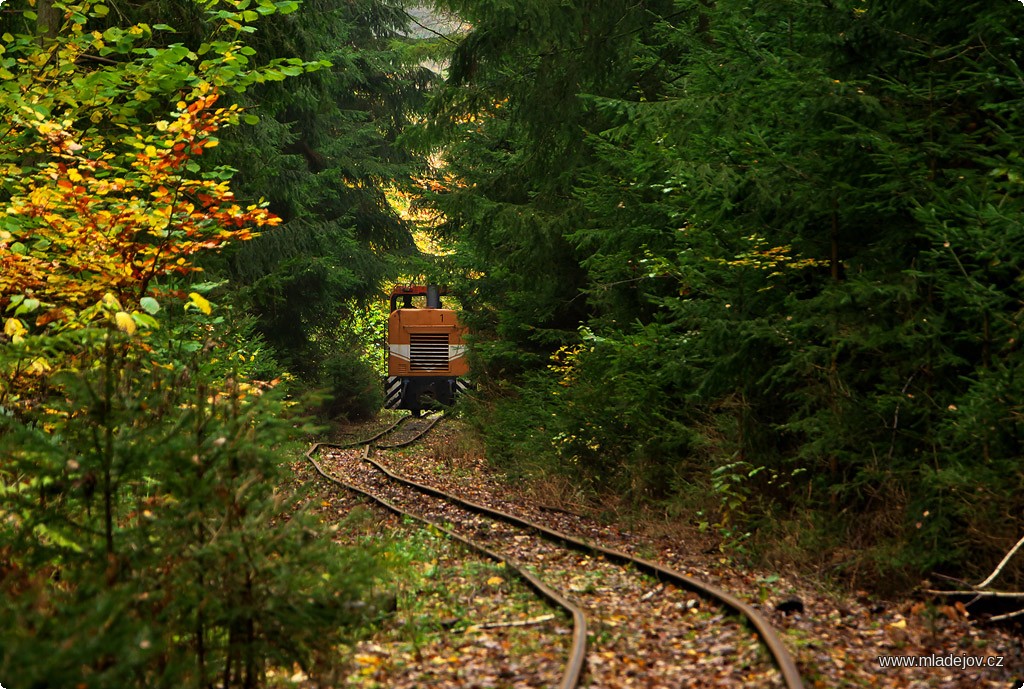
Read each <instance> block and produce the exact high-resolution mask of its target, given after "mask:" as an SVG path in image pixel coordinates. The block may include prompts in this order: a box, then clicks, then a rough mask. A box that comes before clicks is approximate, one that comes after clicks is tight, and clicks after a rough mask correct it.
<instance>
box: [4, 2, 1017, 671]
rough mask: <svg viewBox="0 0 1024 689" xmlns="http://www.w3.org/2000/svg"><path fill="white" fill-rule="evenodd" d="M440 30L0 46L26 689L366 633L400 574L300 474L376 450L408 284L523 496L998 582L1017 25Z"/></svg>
mask: <svg viewBox="0 0 1024 689" xmlns="http://www.w3.org/2000/svg"><path fill="white" fill-rule="evenodd" d="M426 6H427V3H407V2H404V1H403V0H345V1H342V0H302V1H301V2H299V1H298V0H136V1H135V2H122V1H121V0H70V1H68V2H57V1H56V0H7V2H4V3H0V35H2V40H0V112H2V114H3V117H2V120H0V323H2V333H0V612H2V616H3V619H4V620H6V621H7V624H5V625H4V626H3V628H0V681H3V682H7V681H8V679H7V678H11V679H10V680H9V681H10V684H11V685H12V686H13V687H22V686H25V687H40V688H42V687H73V686H79V687H89V688H90V689H91V688H93V687H97V688H99V687H132V686H138V687H163V686H167V687H172V686H173V687H178V686H196V687H207V686H214V685H216V686H224V687H234V686H238V687H256V686H262V685H263V682H264V681H265V679H266V678H265V669H266V664H267V663H272V664H275V663H276V664H280V665H284V666H290V665H291V664H293V663H297V664H298V665H300V666H301V667H303V668H307V669H309V668H314V667H316V665H317V663H318V662H321V661H322V660H323V657H324V654H325V653H327V652H328V650H329V649H330V648H332V647H333V646H334V645H335V644H338V643H340V642H341V641H342V640H344V639H345V638H349V637H350V636H351V635H352V634H357V633H359V632H358V630H359V629H362V628H363V627H364V626H365V625H366V624H368V622H367V620H366V619H365V612H361V611H363V610H364V608H362V607H360V606H357V605H354V604H353V602H354V601H360V600H366V599H368V598H371V597H372V596H373V595H375V591H376V589H377V588H378V584H379V580H380V577H381V574H380V571H381V567H380V565H379V562H378V559H377V555H376V554H375V553H374V552H373V551H372V549H368V548H362V547H356V546H352V547H346V548H343V549H341V550H339V548H338V546H336V545H334V544H332V543H331V542H330V541H329V540H324V539H320V538H317V537H316V534H317V533H318V532H319V531H320V530H322V529H323V526H322V525H321V524H319V523H317V522H316V520H314V519H312V518H311V517H310V516H309V515H307V514H305V511H304V510H303V509H298V502H299V498H298V496H296V495H293V494H292V493H291V492H290V491H289V490H286V489H285V484H286V483H287V481H288V478H287V476H288V474H289V468H288V465H289V463H290V462H291V461H292V460H294V459H295V457H301V454H302V448H304V447H305V445H307V444H308V442H309V441H310V440H311V439H313V438H317V437H320V436H321V435H322V434H323V433H324V432H325V431H324V429H325V428H329V427H330V426H331V425H332V424H334V423H337V422H338V421H339V420H342V421H345V422H350V421H354V420H361V419H367V418H372V417H373V416H374V415H375V414H376V413H377V411H378V410H379V409H380V407H381V404H382V401H383V389H382V378H381V376H382V370H381V356H382V355H381V351H380V350H381V337H382V335H381V329H382V327H383V322H384V318H385V317H386V314H385V313H384V306H383V304H384V303H385V300H386V291H387V289H388V288H389V287H390V286H391V285H394V284H399V283H403V282H406V283H407V282H410V281H417V280H418V281H424V282H425V281H430V282H432V283H434V284H441V285H445V286H446V287H447V289H448V290H449V291H450V293H451V295H452V297H453V298H454V299H456V300H457V302H458V304H459V306H460V308H461V311H460V317H461V318H462V319H463V321H464V322H465V323H466V324H467V326H468V327H469V329H470V332H471V333H472V335H471V338H470V347H469V350H470V357H471V369H472V372H473V373H472V377H473V384H474V386H473V391H472V392H471V393H470V394H469V395H466V396H465V397H464V398H463V399H462V400H460V401H459V403H458V405H457V412H458V414H459V415H460V416H461V417H462V419H463V420H464V421H465V423H466V424H467V427H468V428H470V429H471V431H472V433H473V434H474V436H475V437H477V438H479V441H480V443H481V444H482V445H483V447H485V448H486V456H487V461H488V463H489V464H490V465H492V466H494V467H495V468H497V469H500V470H501V471H502V472H505V473H506V474H507V475H508V476H510V477H513V478H514V479H516V480H518V479H523V480H527V481H540V482H547V483H549V484H550V485H557V486H559V487H560V490H561V491H562V492H563V494H564V495H570V496H571V497H572V499H573V500H574V501H576V502H578V503H580V504H589V505H592V506H594V505H604V506H605V509H606V512H607V516H609V517H611V516H612V515H616V516H620V515H622V514H628V515H642V514H658V515H660V516H661V517H663V518H666V519H675V520H679V521H680V522H685V523H687V524H691V525H693V526H694V527H695V528H696V529H698V530H699V531H700V532H702V533H704V534H706V536H707V538H709V539H712V541H713V542H714V543H715V544H716V545H715V548H716V552H717V553H721V554H723V555H724V556H725V557H726V558H729V559H730V560H733V561H737V562H744V563H752V564H754V565H766V566H778V567H787V568H793V569H795V570H796V571H799V572H801V573H804V574H805V575H806V576H807V577H811V578H814V579H815V580H818V581H825V582H828V584H829V585H830V586H835V587H838V588H841V589H844V590H853V589H867V590H870V591H872V592H875V593H878V594H880V595H900V594H903V593H905V592H907V591H909V590H911V589H913V587H915V586H917V585H918V584H919V583H920V582H921V580H922V578H924V577H934V576H940V577H953V578H955V579H957V580H979V579H981V578H983V577H984V576H985V575H986V574H987V573H988V572H990V571H992V568H993V567H994V566H996V564H997V563H999V562H1000V560H1001V559H1002V558H1003V556H1004V555H1005V554H1006V553H1007V552H1008V551H1009V550H1010V549H1011V548H1012V547H1013V546H1014V544H1015V543H1017V541H1018V539H1019V538H1020V537H1021V535H1022V528H1024V517H1022V515H1024V463H1022V462H1021V453H1022V449H1024V447H1022V443H1024V437H1022V434H1024V378H1022V377H1021V376H1024V372H1021V373H1018V372H1017V367H1018V366H1019V365H1020V364H1022V363H1024V351H1022V345H1024V342H1022V339H1024V278H1022V273H1021V268H1022V262H1024V157H1022V156H1024V154H1022V141H1024V42H1022V41H1024V38H1022V37H1024V7H1022V6H1021V4H1020V3H1018V2H1017V1H1016V0H992V1H990V2H984V3H982V2H970V1H968V2H959V3H953V2H949V1H947V0H937V1H935V2H930V3H925V2H892V1H891V0H820V1H816V2H797V1H796V0H773V1H772V2H766V3H751V2H743V1H739V0H640V1H639V2H637V1H635V0H603V1H602V2H599V3H587V2H581V1H579V0H565V1H563V2H553V1H552V0H436V1H435V2H434V3H432V4H430V12H426V10H425V8H426ZM434 15H436V16H443V17H448V18H457V21H445V22H439V23H438V24H437V25H436V27H433V26H424V25H423V23H422V22H423V20H424V16H434ZM289 457H290V458H289ZM282 458H286V459H282ZM343 528H344V527H343ZM1021 562H1022V561H1021V560H1018V559H1014V560H1011V561H1010V562H1009V563H1007V566H1006V568H1005V570H1004V571H1003V572H1002V579H1001V581H1002V585H1004V586H1006V587H1008V588H1010V589H1013V590H1021V586H1022V585H1024V566H1022V564H1021ZM115 649H117V650H116V651H115ZM83 667H87V668H88V672H85V673H84V674H83ZM15 678H18V679H15ZM215 683H216V684H215Z"/></svg>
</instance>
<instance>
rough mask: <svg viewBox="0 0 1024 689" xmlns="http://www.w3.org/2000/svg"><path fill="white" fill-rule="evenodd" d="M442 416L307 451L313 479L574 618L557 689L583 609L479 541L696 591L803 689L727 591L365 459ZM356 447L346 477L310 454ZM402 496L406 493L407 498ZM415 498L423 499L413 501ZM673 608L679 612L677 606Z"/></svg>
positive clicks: (788, 662) (772, 640)
mask: <svg viewBox="0 0 1024 689" xmlns="http://www.w3.org/2000/svg"><path fill="white" fill-rule="evenodd" d="M442 418H443V416H436V417H434V418H427V419H418V420H417V419H415V418H414V417H403V418H402V419H399V421H397V422H396V423H395V424H392V425H391V426H389V427H387V428H385V429H384V430H383V431H381V432H380V433H378V434H376V435H374V436H373V437H371V438H367V439H365V440H362V441H359V442H355V443H351V444H348V445H337V444H332V443H316V444H315V445H313V446H312V447H310V449H309V450H308V451H307V453H306V458H307V459H308V460H309V462H310V463H311V464H312V466H313V467H314V469H315V470H316V471H317V473H319V474H320V475H321V476H322V477H324V478H325V479H327V480H328V481H330V482H332V483H334V484H336V485H339V486H342V487H344V488H346V489H348V490H351V491H354V492H356V493H359V494H361V495H363V496H366V497H368V498H370V499H372V500H374V501H376V502H378V503H380V504H382V505H383V506H385V507H386V508H388V509H389V510H392V511H393V512H396V513H398V514H402V515H406V516H411V517H413V518H414V519H417V520H420V521H424V522H427V523H430V524H432V525H433V526H435V527H437V528H439V529H440V530H441V531H443V532H444V533H446V534H448V535H449V536H450V537H452V538H454V539H456V540H458V541H459V542H461V543H464V544H466V545H468V546H469V547H471V548H473V549H474V550H476V551H477V552H480V553H483V554H484V555H486V556H487V557H490V558H492V559H495V560H498V561H502V562H505V563H506V565H507V566H508V567H510V568H511V569H512V570H513V571H515V572H517V573H518V574H519V576H520V577H521V578H522V579H523V580H524V581H525V582H526V583H527V584H528V585H529V586H531V587H532V588H533V589H534V590H535V591H537V592H538V593H539V594H540V595H542V596H543V597H544V598H546V599H547V600H549V601H550V602H551V603H553V604H554V605H556V606H559V607H561V608H563V609H564V610H566V611H567V612H568V613H569V614H570V615H571V616H572V618H573V622H574V631H573V641H572V645H571V649H570V657H569V659H568V661H567V663H566V671H565V673H564V675H563V678H562V681H561V683H560V685H559V686H560V687H561V689H572V688H573V687H577V686H579V682H580V680H581V677H582V673H583V666H584V663H585V660H586V653H587V648H586V639H587V634H586V618H585V614H584V612H583V610H582V609H581V608H580V606H578V605H576V603H574V602H573V601H570V600H569V599H568V597H567V596H565V595H564V594H562V593H560V592H559V591H557V590H555V589H554V588H552V587H551V586H549V585H548V584H546V583H544V582H543V581H542V580H541V579H540V578H538V577H537V576H536V575H535V574H534V573H533V572H531V571H529V570H528V569H526V567H525V566H524V565H523V563H520V562H516V561H514V560H513V559H512V558H510V557H509V556H508V555H504V554H501V553H499V552H497V550H495V549H492V547H489V546H488V545H485V544H482V543H481V542H479V541H484V542H488V541H490V545H491V546H496V547H498V548H500V549H502V550H505V548H503V547H502V544H503V543H507V542H509V541H510V540H518V539H522V538H526V536H524V535H522V534H524V533H529V534H534V535H536V536H537V537H539V538H541V539H545V540H546V541H548V542H555V543H559V544H561V545H562V546H564V548H566V549H571V550H572V551H576V552H579V553H583V554H584V560H586V559H587V557H589V556H591V555H598V556H600V558H601V559H602V560H606V561H608V562H610V563H617V564H618V565H622V566H623V567H626V568H631V569H634V570H636V571H637V572H642V573H643V575H645V576H648V577H652V578H653V579H654V580H657V581H658V582H661V584H662V585H664V584H668V585H670V586H674V587H678V588H681V589H685V590H688V591H691V592H693V593H696V594H697V595H699V596H700V597H702V598H704V599H705V600H711V601H714V602H715V603H717V604H719V605H721V606H723V607H725V608H728V609H730V610H732V611H734V612H735V613H738V614H739V615H740V616H742V618H744V619H745V620H746V621H747V622H748V623H749V624H750V626H751V627H752V628H753V629H754V630H755V632H756V634H757V636H758V637H759V639H760V641H761V643H762V644H763V646H764V648H766V649H767V651H768V653H769V655H770V656H771V660H772V662H773V663H774V665H775V666H776V668H777V669H778V673H779V676H780V679H781V681H782V684H783V685H784V686H785V687H787V689H803V682H802V680H801V678H800V675H799V672H798V671H797V668H796V665H795V663H794V662H793V660H792V657H791V656H790V655H789V653H788V651H787V650H786V648H785V646H784V644H783V643H782V640H781V639H780V638H779V636H778V634H777V633H776V631H775V630H774V628H772V626H771V625H770V624H769V623H768V621H767V620H766V619H765V618H764V617H762V616H761V615H760V613H758V612H757V611H756V610H754V609H753V608H752V607H751V606H749V605H748V604H746V603H744V602H743V601H741V600H739V599H738V598H736V597H735V596H733V595H731V594H729V593H728V592H726V591H723V590H722V589H719V588H718V587H715V586H713V585H711V584H708V583H706V582H703V581H700V580H698V579H694V578H693V577H689V576H686V575H684V574H682V573H680V572H678V571H675V570H672V569H669V568H667V567H664V566H663V565H660V564H658V563H656V562H652V561H650V560H646V559H643V558H638V557H634V556H631V555H628V554H626V553H624V552H621V551H618V550H613V549H609V548H605V547H602V546H599V545H595V544H593V543H588V542H586V541H583V540H580V539H578V538H576V537H574V536H571V535H568V534H565V533H562V532H560V531H556V530H553V529H550V528H548V527H546V526H544V525H542V524H538V523H536V522H533V521H530V520H527V519H523V518H521V517H518V516H516V515H513V514H509V513H507V512H503V511H501V510H497V509H494V508H492V507H488V506H486V505H481V504H479V503H475V502H471V501H468V500H464V499H462V498H460V497H458V496H455V495H451V494H449V493H446V492H444V491H442V490H439V489H437V488H434V487H432V486H427V485H425V484H422V483H418V482H415V481H411V480H409V479H406V478H403V477H401V476H398V475H396V474H394V473H393V472H391V471H389V470H388V469H387V468H385V467H384V466H382V465H381V464H380V463H378V462H376V461H374V460H373V459H372V458H371V457H370V453H371V451H372V449H373V448H374V447H377V448H379V449H391V448H396V447H403V446H406V445H410V444H412V443H413V442H415V441H416V440H418V439H420V438H421V437H423V435H425V434H426V433H427V432H428V431H429V430H430V429H431V428H433V427H434V426H435V425H436V424H437V423H438V422H439V421H440V420H441V419H442ZM412 422H416V423H412ZM416 425H418V426H419V427H418V428H414V429H412V431H413V432H411V433H410V432H409V430H410V429H409V427H410V426H416ZM398 433H403V434H404V435H403V436H402V437H401V438H400V439H398V440H392V437H393V436H395V435H396V434H398ZM382 438H385V439H386V441H385V442H381V443H379V442H378V441H380V440H381V439H382ZM359 446H365V448H366V450H365V452H364V453H363V454H362V456H361V457H360V458H359V460H360V461H359V463H358V464H346V463H345V462H341V463H340V464H338V469H335V471H337V470H339V469H340V470H344V471H345V474H346V476H345V477H344V478H342V477H339V476H337V475H335V473H334V472H332V471H329V470H327V469H325V468H324V467H323V466H322V465H321V464H320V463H319V462H318V461H317V460H316V459H315V457H314V455H316V454H318V453H321V450H331V451H338V450H345V449H350V448H354V447H359ZM357 484H361V485H357ZM385 484H390V486H391V488H387V489H386V490H384V492H385V493H388V495H389V498H385V497H381V495H380V492H381V491H380V490H378V486H380V488H382V489H384V488H385V487H386V486H385ZM398 487H401V490H399V488H398ZM371 491H372V492H371ZM402 491H405V493H403V492H402ZM414 494H415V495H418V496H420V497H419V498H417V497H415V496H414ZM424 496H429V498H425V497H424ZM426 499H433V500H434V501H435V504H434V505H432V504H430V503H428V502H424V500H426ZM436 501H441V502H442V503H443V504H445V505H447V506H450V507H443V508H439V507H437V506H436V504H437V502H436ZM453 510H455V511H453ZM459 511H461V512H464V513H466V514H471V515H478V516H479V517H483V518H486V519H489V520H495V521H496V522H500V523H502V524H504V525H507V526H508V527H509V528H512V529H515V531H509V532H506V533H503V532H500V531H491V529H492V528H493V527H486V525H484V527H483V528H481V526H480V525H479V524H478V523H477V522H475V521H472V517H467V516H465V515H462V514H459ZM424 514H430V515H432V516H424ZM438 517H439V518H438ZM452 523H454V524H456V525H463V526H464V527H465V529H468V530H471V531H474V532H475V533H474V536H475V537H476V536H480V535H481V534H490V535H491V536H492V537H491V538H487V537H484V538H479V539H478V540H473V539H469V538H467V537H465V536H463V535H460V534H458V533H456V532H455V531H454V530H453V529H450V528H448V527H447V526H446V525H448V524H452ZM517 534H518V535H517ZM495 541H496V542H495ZM537 557H539V558H540V559H541V560H543V561H544V563H545V565H546V566H547V567H551V566H552V563H554V562H556V561H557V560H558V555H557V553H551V552H548V553H547V554H546V555H544V554H541V555H538V556H537ZM535 568H536V567H535ZM631 576H639V575H631ZM632 585H634V586H635V585H636V583H635V582H634V583H633V584H632ZM628 586H629V584H626V585H624V588H628ZM653 593H654V592H652V593H651V594H647V595H645V596H643V597H641V598H639V599H638V600H647V599H648V598H649V597H650V596H652V595H653ZM690 602H692V601H689V602H688V603H687V604H688V605H689V603H690ZM676 607H678V604H677V605H676ZM719 617H720V616H719Z"/></svg>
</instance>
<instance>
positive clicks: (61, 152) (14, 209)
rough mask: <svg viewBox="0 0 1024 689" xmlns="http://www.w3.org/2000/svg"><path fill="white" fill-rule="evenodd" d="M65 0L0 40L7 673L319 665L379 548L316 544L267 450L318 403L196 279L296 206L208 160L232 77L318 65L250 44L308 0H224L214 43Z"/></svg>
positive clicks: (195, 682)
mask: <svg viewBox="0 0 1024 689" xmlns="http://www.w3.org/2000/svg"><path fill="white" fill-rule="evenodd" d="M53 7H54V8H56V9H58V10H60V11H61V12H62V13H63V16H62V17H61V21H60V24H59V26H58V27H57V30H56V31H51V30H50V29H51V28H52V27H51V26H49V25H48V24H47V25H44V26H39V25H38V24H37V20H38V16H37V15H35V14H34V13H33V12H32V11H31V10H29V9H23V8H22V11H19V12H18V13H17V14H15V15H6V14H5V15H4V25H3V27H2V28H3V31H4V33H3V46H2V47H0V109H2V110H3V112H4V115H5V117H4V124H3V125H2V126H3V128H4V129H3V132H2V136H0V173H2V174H0V185H2V188H0V312H2V314H3V315H2V317H0V319H2V322H3V334H2V335H0V447H2V448H3V453H4V462H3V464H2V466H0V591H2V595H0V608H2V609H3V617H4V619H5V620H6V622H7V623H6V624H5V625H4V628H3V630H0V674H2V675H3V676H4V677H5V678H6V677H13V678H17V679H16V680H14V681H16V682H19V683H22V684H24V685H25V686H85V687H126V686H138V687H153V686H159V687H163V686H167V687H172V686H173V687H179V686H195V687H208V686H212V685H213V684H214V683H216V684H217V685H219V686H223V687H254V686H256V685H257V684H258V683H259V682H260V681H261V678H262V677H263V676H264V673H265V672H266V671H267V669H268V668H269V667H274V666H280V667H286V668H288V669H289V670H292V669H293V668H294V666H295V664H296V663H298V664H299V665H300V666H301V667H303V668H304V669H305V670H306V671H307V672H308V673H314V672H315V671H316V670H317V669H318V663H320V662H321V661H322V660H323V659H324V658H325V653H326V651H327V650H328V649H330V648H331V646H332V644H334V643H336V642H337V641H339V640H340V639H341V638H342V636H343V635H344V634H345V633H346V630H347V629H348V625H347V623H348V622H351V621H354V620H353V616H352V613H351V611H352V610H354V609H355V608H354V607H353V606H351V605H350V604H349V603H350V602H351V601H352V599H353V598H354V597H356V596H358V595H359V594H360V592H361V591H362V590H363V589H364V587H365V586H366V585H368V583H369V581H370V580H371V579H372V575H371V574H370V567H371V563H370V562H369V561H368V559H367V557H366V556H365V555H364V554H361V553H357V552H353V553H348V554H346V555H345V556H343V557H341V558H339V556H338V552H337V551H336V550H334V549H333V547H331V546H330V544H326V543H324V544H318V543H312V544H311V543H307V542H306V541H307V540H308V538H307V536H306V529H307V527H308V520H307V519H306V518H305V517H304V516H303V515H302V514H301V513H300V514H293V513H292V509H291V506H290V505H289V504H288V501H287V500H285V499H283V498H282V496H281V495H279V494H278V492H277V489H276V485H277V483H278V480H279V475H280V471H281V469H280V466H281V463H280V457H279V455H278V452H277V450H275V449H271V448H274V447H275V446H279V445H280V444H281V443H283V442H286V441H287V440H288V439H289V438H291V437H293V435H294V433H295V432H296V431H297V430H298V431H299V432H301V431H302V430H303V429H304V428H305V426H304V424H303V421H302V419H301V418H297V417H296V416H295V414H294V410H293V409H292V408H291V406H290V405H287V404H285V403H284V402H283V401H282V399H281V395H280V393H279V392H277V391H276V389H275V388H276V386H277V383H278V381H276V380H267V379H263V380H260V379H257V378H256V377H255V376H254V375H253V374H254V372H255V371H256V370H258V369H260V368H265V363H264V362H262V361H261V360H260V355H259V351H260V349H261V346H260V343H259V340H258V337H254V336H253V333H252V331H251V328H249V327H247V326H246V324H245V323H244V319H232V318H225V317H224V315H223V307H221V311H220V313H218V310H217V307H216V306H215V305H214V304H213V303H211V301H210V300H209V299H208V298H207V296H204V295H207V294H210V292H209V285H204V284H203V283H202V282H200V281H199V280H198V275H199V274H200V273H201V269H202V266H201V265H199V259H200V258H201V257H202V256H203V255H204V254H211V253H215V252H217V251H219V250H221V249H222V248H224V247H225V246H227V245H228V244H230V243H231V242H239V241H249V240H251V239H252V238H253V237H254V236H255V234H256V233H257V232H259V231H261V230H268V229H272V228H273V227H274V226H275V225H276V224H278V222H279V221H278V219H277V218H276V217H275V216H273V215H272V214H271V213H270V212H269V211H268V210H267V209H266V204H265V203H263V204H260V203H256V204H248V205H246V206H244V207H243V205H241V204H240V203H239V202H238V201H237V199H236V198H235V197H234V195H233V193H232V191H231V187H230V178H231V171H230V170H229V169H227V168H224V167H216V166H213V165H210V164H209V163H208V162H207V160H206V157H207V152H208V151H209V150H211V149H213V148H215V146H216V145H217V143H218V138H217V135H218V132H219V131H220V130H221V129H222V128H224V127H227V126H232V125H235V124H238V123H239V121H240V119H241V118H242V117H244V115H242V114H241V111H240V109H239V107H238V106H237V105H223V100H224V94H225V93H230V92H232V91H237V90H242V89H244V88H245V87H246V86H248V85H250V84H253V83H257V82H258V81H260V80H261V79H267V78H278V77H281V78H283V77H284V76H286V75H287V74H286V72H285V69H286V68H287V69H288V70H289V71H291V68H293V67H297V68H299V69H300V70H307V69H316V68H319V67H321V66H322V64H321V63H320V62H318V61H310V62H306V61H301V60H300V61H298V62H294V61H290V60H287V59H279V60H273V61H269V62H268V63H266V64H264V65H261V66H258V67H257V66H255V65H253V64H251V63H250V62H249V60H248V58H249V57H251V56H252V55H253V54H252V53H251V52H250V53H248V54H247V53H246V50H245V47H244V45H243V44H242V43H240V42H239V41H238V40H237V34H236V33H235V32H239V33H244V30H245V29H246V28H252V27H251V23H252V22H254V21H257V20H258V19H259V17H260V16H262V15H267V14H271V13H273V12H276V11H278V10H280V11H288V10H290V9H294V5H293V4H292V3H277V4H276V5H275V4H274V3H270V2H258V3H257V9H256V10H247V9H245V8H244V7H243V6H242V4H239V5H235V4H233V3H228V2H223V3H212V4H210V5H209V6H207V7H206V8H205V9H206V11H208V12H209V13H211V14H210V16H211V17H212V18H213V20H215V22H216V23H217V24H218V27H219V28H218V30H217V35H216V37H215V39H214V40H212V41H211V42H210V43H209V44H208V45H207V46H206V47H205V48H201V49H199V50H196V51H193V50H190V49H189V48H187V47H186V46H184V45H182V44H171V45H169V46H166V47H162V48H158V47H153V46H152V45H151V44H150V41H151V40H152V37H153V34H154V32H167V33H170V32H172V31H173V30H172V29H171V28H170V27H169V26H166V25H154V26H150V25H147V24H142V23H140V24H132V25H128V26H106V27H105V28H104V29H103V30H102V31H101V30H100V29H99V28H97V29H95V30H93V29H92V28H91V26H92V23H93V22H96V23H97V24H101V22H100V20H101V19H102V18H103V17H104V16H106V15H108V14H109V11H108V9H107V7H106V6H105V5H102V4H100V3H95V2H85V3H78V4H73V5H63V6H61V5H56V4H55V5H53ZM16 9H17V8H16ZM5 11H6V7H5ZM47 21H49V20H47ZM41 33H43V34H45V40H40V34H41ZM200 53H202V55H200Z"/></svg>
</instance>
